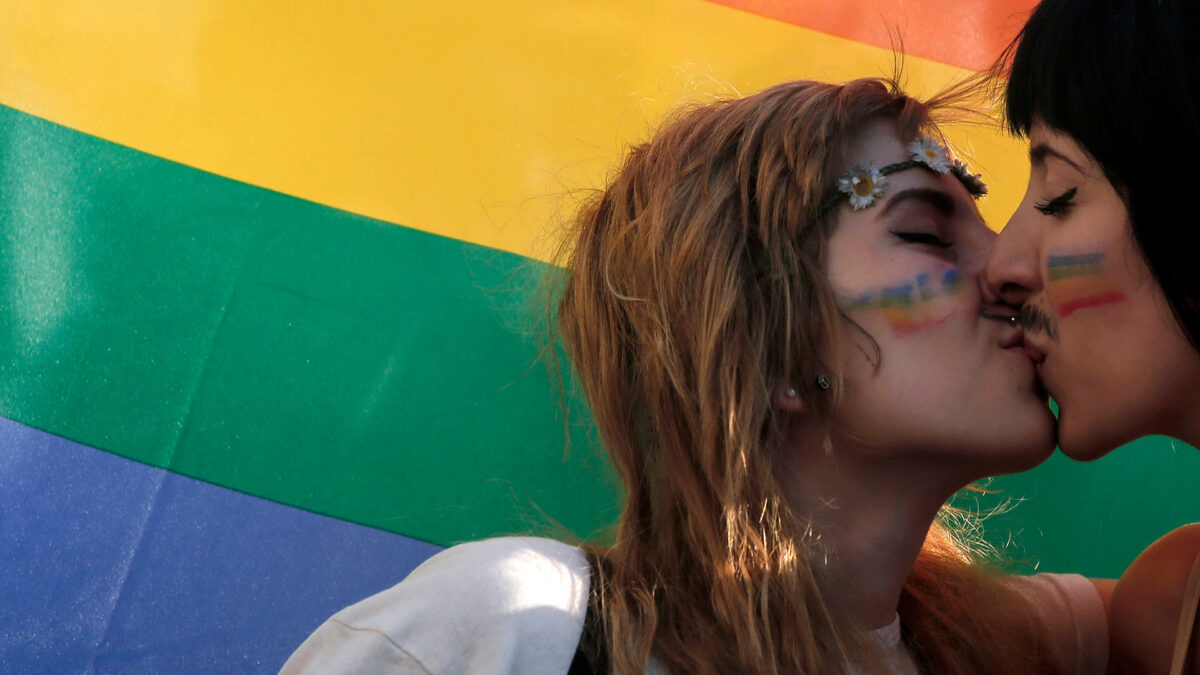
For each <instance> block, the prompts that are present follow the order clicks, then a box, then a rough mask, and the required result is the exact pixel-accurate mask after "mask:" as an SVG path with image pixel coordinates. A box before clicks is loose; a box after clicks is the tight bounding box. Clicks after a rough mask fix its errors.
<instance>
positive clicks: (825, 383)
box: [817, 375, 829, 391]
mask: <svg viewBox="0 0 1200 675" xmlns="http://www.w3.org/2000/svg"><path fill="white" fill-rule="evenodd" d="M817 386H818V387H820V388H821V391H829V378H828V377H825V376H824V375H818V376H817Z"/></svg>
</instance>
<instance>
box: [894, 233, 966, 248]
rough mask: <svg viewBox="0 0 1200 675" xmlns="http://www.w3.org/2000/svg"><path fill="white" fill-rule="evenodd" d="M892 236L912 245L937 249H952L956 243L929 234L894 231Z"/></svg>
mask: <svg viewBox="0 0 1200 675" xmlns="http://www.w3.org/2000/svg"><path fill="white" fill-rule="evenodd" d="M892 234H894V235H896V236H897V237H899V238H900V239H901V240H903V241H906V242H908V243H910V244H928V245H930V246H936V247H937V248H950V247H951V246H953V245H954V242H952V241H945V240H944V239H941V238H939V237H938V236H937V235H934V234H929V233H928V232H897V231H895V230H893V231H892Z"/></svg>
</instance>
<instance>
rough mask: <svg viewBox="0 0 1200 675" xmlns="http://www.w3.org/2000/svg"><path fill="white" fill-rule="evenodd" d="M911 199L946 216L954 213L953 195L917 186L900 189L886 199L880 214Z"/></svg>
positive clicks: (886, 212) (884, 213)
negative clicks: (923, 203)
mask: <svg viewBox="0 0 1200 675" xmlns="http://www.w3.org/2000/svg"><path fill="white" fill-rule="evenodd" d="M913 199H915V200H917V201H921V202H925V203H926V204H928V205H930V206H932V207H933V208H935V209H937V211H938V212H939V213H941V214H942V215H943V216H945V217H947V218H948V217H950V216H951V215H953V214H954V197H951V196H950V195H948V194H946V193H945V192H943V191H942V190H938V189H935V188H927V187H918V188H909V189H907V190H901V191H899V192H897V193H896V194H894V195H892V197H891V199H888V201H887V203H886V204H884V205H883V213H882V214H881V215H884V216H886V215H887V214H889V213H891V212H892V211H893V210H895V208H896V207H897V206H898V205H899V204H901V203H903V202H906V201H908V200H913Z"/></svg>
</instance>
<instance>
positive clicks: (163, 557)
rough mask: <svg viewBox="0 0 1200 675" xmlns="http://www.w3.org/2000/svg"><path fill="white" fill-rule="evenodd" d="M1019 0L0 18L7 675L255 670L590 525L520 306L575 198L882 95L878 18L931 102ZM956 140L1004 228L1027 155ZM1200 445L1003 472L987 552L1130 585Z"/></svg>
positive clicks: (586, 436)
mask: <svg viewBox="0 0 1200 675" xmlns="http://www.w3.org/2000/svg"><path fill="white" fill-rule="evenodd" d="M1030 5H1031V2H1017V1H1003V0H959V2H956V3H953V4H946V3H937V4H935V3H933V2H931V1H928V0H922V1H920V2H912V1H909V2H900V1H899V0H876V1H875V2H871V3H867V4H862V5H855V6H853V7H851V5H849V4H846V5H845V7H844V8H843V7H842V5H838V4H836V3H833V6H831V5H830V3H822V2H816V1H815V0H797V1H795V2H786V3H785V2H771V1H768V0H758V1H755V0H746V1H730V2H721V3H717V2H707V1H705V0H641V1H639V2H633V1H632V0H625V1H618V0H603V1H601V2H595V3H585V4H580V3H557V4H555V3H539V2H532V1H530V0H514V1H513V2H508V3H491V4H488V3H483V4H478V3H477V4H476V5H469V6H468V5H461V4H460V5H444V4H438V3H414V2H399V3H396V2H372V1H368V2H362V3H353V4H352V5H346V4H344V3H333V2H316V1H311V0H302V1H301V2H299V3H290V4H286V5H284V4H278V3H266V2H243V1H236V2H235V1H234V0H200V1H199V2H193V3H184V4H179V3H159V2H149V1H148V0H141V1H138V0H135V1H134V2H132V3H124V4H122V5H120V6H119V7H117V6H110V5H104V4H98V3H92V2H83V1H82V0H67V1H66V2H64V3H56V5H55V6H54V7H53V8H52V9H51V8H49V7H40V6H37V5H34V6H29V7H22V8H19V9H12V10H11V11H10V12H8V13H6V21H4V22H3V24H2V25H0V44H3V45H5V58H4V60H3V64H4V65H3V66H2V67H0V252H2V254H3V260H4V267H3V274H0V417H2V418H3V419H0V548H2V550H3V551H4V555H3V556H2V557H0V671H3V672H31V671H34V672H43V671H49V672H130V671H134V672H171V673H186V672H274V671H275V670H277V669H278V668H279V666H280V665H281V664H282V663H283V661H284V660H285V659H286V658H287V656H288V655H289V654H290V653H291V651H292V650H293V649H294V648H295V647H296V646H297V645H298V644H299V643H300V642H301V641H302V640H303V639H304V638H305V637H306V635H307V634H308V633H309V632H310V631H312V630H313V629H315V628H316V627H317V625H319V624H320V623H321V621H323V620H324V618H326V617H327V616H328V615H330V614H332V613H333V612H335V611H337V610H338V609H340V608H341V607H343V606H345V605H348V604H350V603H353V602H355V601H357V600H359V599H361V598H363V597H365V596H367V595H370V594H372V593H375V592H377V591H379V590H382V589H384V588H387V587H388V586H391V585H393V584H395V583H397V582H399V581H400V580H401V579H403V578H404V576H405V575H406V574H407V573H408V572H409V571H410V570H411V569H412V568H413V567H415V566H416V565H417V564H419V563H420V562H421V561H422V560H424V559H425V558H426V557H428V556H429V555H431V554H432V553H434V552H435V551H437V550H439V549H440V548H441V547H443V546H447V545H451V544H453V543H456V542H459V541H463V540H466V539H474V538H480V537H487V536H494V535H501V534H511V533H526V532H537V533H552V534H553V533H573V534H575V535H577V536H581V537H587V536H592V535H595V534H596V533H598V532H602V531H603V529H604V527H605V526H606V525H607V524H608V523H610V522H611V521H612V519H613V517H614V516H615V513H616V507H617V503H618V499H619V488H618V486H617V483H616V480H615V478H614V477H613V474H612V472H611V471H610V470H609V469H608V467H607V465H606V463H605V460H604V456H603V452H602V450H601V449H600V448H599V447H598V446H597V444H596V443H595V442H594V440H592V439H593V438H594V435H593V432H592V430H591V428H590V426H589V422H588V418H587V412H586V408H585V407H584V406H583V405H582V403H581V402H580V401H579V400H578V398H577V397H574V396H567V398H566V410H567V416H566V421H567V424H566V425H564V417H563V413H562V408H561V406H560V405H559V396H558V389H557V385H556V383H555V382H554V381H553V378H551V377H550V376H549V375H548V374H547V372H546V370H545V369H544V368H543V367H542V366H541V365H539V364H538V363H537V356H538V354H539V352H540V350H541V348H542V345H541V343H540V341H539V339H538V337H537V334H536V331H535V330H533V326H534V325H535V322H534V318H533V317H532V316H531V312H530V308H531V307H532V306H534V305H535V301H536V299H537V297H538V295H537V293H538V281H539V280H540V278H541V276H542V273H543V272H544V269H545V267H544V263H543V262H542V260H544V259H545V257H546V252H547V251H548V250H550V243H551V238H552V234H551V233H552V231H553V226H554V224H555V223H559V222H561V221H562V219H563V218H564V217H566V216H565V214H567V213H569V212H570V209H571V206H572V205H573V204H574V203H575V200H576V199H577V198H578V194H579V190H580V189H581V188H591V187H596V186H599V185H600V184H601V183H602V182H603V179H604V176H605V173H606V172H607V171H608V170H609V169H610V168H611V166H612V165H614V164H615V162H616V161H617V160H618V159H619V158H620V156H621V153H622V152H623V150H624V149H625V148H626V147H627V146H628V145H629V144H630V143H631V142H634V141H636V140H638V139H641V138H645V137H646V136H647V134H648V133H649V132H650V130H651V129H652V128H653V127H654V125H655V124H656V123H657V122H658V120H660V119H661V117H662V115H663V114H664V113H665V112H666V111H668V110H670V109H671V108H673V107H675V106H676V105H678V104H681V103H686V102H690V101H696V100H705V99H708V98H711V97H713V96H718V95H733V94H736V93H738V92H751V91H754V90H757V89H759V88H762V87H764V86H767V85H769V84H772V83H775V82H778V81H782V80H786V79H795V78H819V79H832V80H843V79H848V78H852V77H858V76H863V75H876V74H884V73H888V72H890V68H891V63H892V57H891V54H890V51H889V49H888V47H889V46H890V45H891V44H892V40H891V37H890V36H891V35H892V34H896V33H898V34H900V35H901V36H902V37H903V45H904V48H905V50H906V51H907V52H908V53H909V55H910V57H909V58H908V71H907V72H908V77H909V86H910V88H911V89H912V90H913V91H914V92H916V93H918V94H920V93H923V92H924V93H928V92H930V91H932V90H934V89H936V88H938V87H940V86H941V85H943V84H945V83H946V82H948V81H950V80H951V79H953V78H954V77H956V76H958V75H961V74H963V73H964V72H966V71H965V70H964V69H968V68H975V67H980V66H983V65H986V64H987V63H988V61H989V60H990V58H991V55H992V54H993V53H994V52H996V51H997V50H998V48H999V46H1000V45H1002V44H1004V43H1005V41H1006V40H1008V39H1009V37H1010V36H1011V35H1012V34H1014V33H1015V31H1016V30H1017V29H1018V28H1019V26H1020V23H1021V12H1022V11H1024V10H1026V9H1027V8H1028V7H1029V6H1030ZM954 133H955V134H957V135H956V136H954V138H955V140H956V142H957V144H958V145H959V146H960V148H962V149H964V150H968V151H970V153H971V154H972V155H973V156H974V157H975V159H976V162H977V164H978V165H979V166H980V168H981V169H983V170H984V171H985V174H986V177H987V178H988V179H989V181H990V183H991V185H992V188H993V195H996V196H993V197H989V199H988V201H987V202H986V204H985V207H984V209H985V215H987V216H988V217H989V218H990V219H991V221H992V222H993V223H994V224H995V225H997V226H998V225H999V224H1000V223H1001V222H1002V221H1003V219H1004V217H1005V214H1006V213H1007V211H1008V210H1010V209H1011V208H1012V207H1013V206H1015V204H1016V201H1017V200H1018V199H1019V195H1020V193H1021V191H1022V189H1023V182H1024V177H1025V173H1024V171H1025V166H1024V165H1025V159H1024V148H1023V147H1021V145H1020V144H1019V143H1016V142H1014V141H1012V140H1010V139H1007V138H1006V137H1004V136H1003V135H1002V134H999V133H998V132H994V131H987V130H982V129H974V130H971V129H960V130H956V131H954ZM568 430H569V431H570V436H571V439H572V444H571V445H570V447H569V448H568V447H567V446H566V443H565V441H566V436H567V432H568ZM1194 456H1195V457H1200V455H1197V453H1187V452H1180V453H1178V454H1177V455H1176V454H1172V453H1170V452H1169V448H1167V446H1166V444H1164V443H1163V442H1161V441H1153V442H1149V445H1148V446H1147V447H1146V448H1143V449H1141V450H1138V451H1136V452H1128V453H1124V454H1122V453H1117V454H1116V455H1114V456H1113V457H1112V458H1111V461H1110V460H1104V461H1103V462H1100V463H1098V464H1093V465H1089V466H1088V467H1086V469H1085V468H1081V467H1078V466H1076V465H1074V464H1071V463H1067V462H1060V461H1056V462H1051V463H1050V464H1047V465H1046V466H1045V467H1043V468H1042V469H1039V470H1038V471H1036V472H1033V473H1030V474H1027V475H1025V476H1022V477H1018V478H1014V479H1010V480H1009V481H1007V482H1003V483H1001V482H997V483H996V484H995V485H994V487H996V486H1000V487H1002V489H1003V493H1004V494H1005V495H1006V496H1016V497H1018V498H1024V499H1027V500H1028V503H1027V504H1026V505H1025V506H1028V507H1029V508H1025V506H1023V507H1022V508H1021V509H1019V510H1017V511H1014V512H1012V514H1009V516H1005V517H1006V518H1009V520H1007V521H1004V520H1000V523H1001V525H1002V526H1003V527H1002V528H1001V529H1000V530H998V531H997V532H996V534H995V535H994V536H995V537H997V538H998V539H1000V540H1003V539H1005V538H1007V537H1008V535H1009V533H1010V532H1012V531H1016V532H1025V536H1024V537H1023V538H1021V537H1020V536H1018V539H1020V540H1021V543H1022V544H1023V545H1024V546H1025V548H1024V549H1023V550H1024V555H1025V556H1026V557H1028V558H1030V559H1033V560H1038V561H1041V562H1042V566H1043V567H1042V568H1043V569H1052V570H1056V571H1080V572H1085V573H1089V574H1093V575H1113V574H1116V573H1117V572H1119V570H1120V568H1121V567H1123V565H1124V564H1125V563H1127V562H1128V560H1129V559H1131V558H1132V556H1133V554H1135V553H1136V552H1137V551H1138V550H1140V549H1141V548H1142V547H1143V546H1144V545H1145V544H1146V543H1148V542H1149V541H1150V540H1152V539H1153V538H1154V537H1155V536H1157V534H1159V533H1160V532H1161V531H1162V530H1164V529H1165V528H1166V527H1169V526H1171V525H1173V524H1178V523H1181V522H1184V521H1186V520H1192V519H1194V518H1195V514H1196V513H1198V512H1200V508H1198V507H1200V503H1198V502H1197V497H1196V496H1194V494H1195V490H1193V489H1191V488H1192V486H1194V484H1195V478H1196V476H1197V475H1198V474H1197V471H1200V466H1198V463H1200V459H1195V458H1194ZM1131 473H1133V474H1136V475H1137V477H1136V479H1135V480H1131V479H1130V474H1131ZM1135 486H1139V487H1135ZM1140 486H1145V487H1140ZM1164 495H1170V496H1169V497H1164ZM1081 514H1083V515H1084V516H1085V517H1083V518H1081V517H1080V516H1081ZM1013 518H1018V520H1013ZM1019 518H1024V519H1025V520H1019ZM1035 533H1036V534H1035ZM1042 533H1044V536H1043V534H1042Z"/></svg>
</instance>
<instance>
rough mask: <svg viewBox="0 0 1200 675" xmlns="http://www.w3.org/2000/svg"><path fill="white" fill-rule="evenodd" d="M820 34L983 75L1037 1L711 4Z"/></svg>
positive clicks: (739, 0)
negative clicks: (783, 22) (983, 70)
mask: <svg viewBox="0 0 1200 675" xmlns="http://www.w3.org/2000/svg"><path fill="white" fill-rule="evenodd" d="M709 1H710V2H715V3H717V4H719V5H725V6H726V7H732V8H734V9H740V10H743V11H746V12H750V13H753V14H757V15H759V16H765V17H768V18H772V19H778V20H780V21H786V22H787V23H791V24H795V25H797V26H803V27H804V28H810V29H812V30H816V31H820V32H822V33H829V34H830V35H836V36H838V37H844V38H848V39H850V40H855V41H857V42H862V43H865V44H869V45H874V46H877V47H885V48H893V47H895V48H899V47H901V46H903V49H904V51H905V53H908V54H912V55H914V56H922V57H925V58H927V59H933V60H934V61H940V62H942V63H947V64H950V65H954V66H958V67H960V68H967V69H970V70H982V69H985V68H987V67H989V66H990V65H991V64H992V62H993V61H994V60H995V58H996V56H997V55H999V54H1000V52H1001V51H1002V50H1003V49H1004V48H1005V47H1006V46H1007V45H1008V43H1009V42H1010V41H1012V39H1013V37H1014V36H1016V34H1017V33H1018V32H1019V31H1020V30H1021V26H1023V25H1024V23H1025V20H1026V18H1028V16H1029V13H1030V12H1031V11H1032V10H1033V8H1034V6H1036V5H1037V0H949V1H947V0H874V1H873V2H870V3H862V2H829V1H828V0H709Z"/></svg>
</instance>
